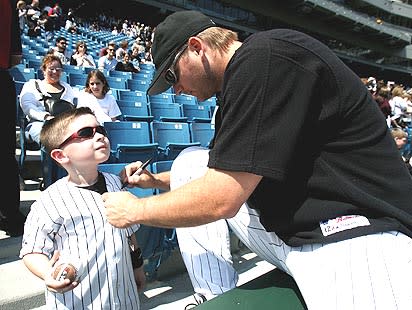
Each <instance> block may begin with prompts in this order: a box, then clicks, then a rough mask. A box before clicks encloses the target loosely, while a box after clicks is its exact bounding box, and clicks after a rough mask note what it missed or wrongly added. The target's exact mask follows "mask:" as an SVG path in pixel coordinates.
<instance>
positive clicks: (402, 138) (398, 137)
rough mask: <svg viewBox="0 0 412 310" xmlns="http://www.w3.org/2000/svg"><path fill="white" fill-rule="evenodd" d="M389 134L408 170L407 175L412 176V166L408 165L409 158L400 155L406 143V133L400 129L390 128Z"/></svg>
mask: <svg viewBox="0 0 412 310" xmlns="http://www.w3.org/2000/svg"><path fill="white" fill-rule="evenodd" d="M391 134H392V137H393V139H394V140H395V144H396V147H397V148H398V150H399V152H400V155H401V157H402V160H403V162H404V163H405V164H406V167H407V168H408V170H409V173H410V174H412V166H411V163H410V160H411V158H406V157H405V156H403V154H402V150H403V148H404V147H405V146H406V144H407V143H408V133H407V132H406V131H404V130H403V129H401V128H392V129H391Z"/></svg>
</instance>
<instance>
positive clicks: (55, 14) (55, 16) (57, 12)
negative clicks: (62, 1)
mask: <svg viewBox="0 0 412 310" xmlns="http://www.w3.org/2000/svg"><path fill="white" fill-rule="evenodd" d="M49 17H50V18H51V20H52V22H53V27H54V30H59V29H60V27H61V26H62V24H63V10H62V8H61V7H60V5H59V3H57V2H56V3H55V4H54V6H53V7H52V8H51V10H50V11H49Z"/></svg>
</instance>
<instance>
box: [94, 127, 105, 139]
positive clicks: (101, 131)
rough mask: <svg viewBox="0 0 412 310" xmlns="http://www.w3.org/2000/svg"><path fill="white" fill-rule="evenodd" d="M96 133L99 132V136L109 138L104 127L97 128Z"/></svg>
mask: <svg viewBox="0 0 412 310" xmlns="http://www.w3.org/2000/svg"><path fill="white" fill-rule="evenodd" d="M96 132H98V133H99V134H101V135H103V136H106V137H107V132H106V129H104V127H103V126H97V127H96Z"/></svg>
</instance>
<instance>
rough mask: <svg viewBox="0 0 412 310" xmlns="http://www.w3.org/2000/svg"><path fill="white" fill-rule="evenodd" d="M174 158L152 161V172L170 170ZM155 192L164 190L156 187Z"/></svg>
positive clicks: (158, 192)
mask: <svg viewBox="0 0 412 310" xmlns="http://www.w3.org/2000/svg"><path fill="white" fill-rule="evenodd" d="M172 164H173V160H162V161H155V162H154V163H152V172H153V173H161V172H164V171H170V169H171V168H172ZM154 192H155V194H160V193H163V192H164V190H161V189H158V188H156V189H155V190H154Z"/></svg>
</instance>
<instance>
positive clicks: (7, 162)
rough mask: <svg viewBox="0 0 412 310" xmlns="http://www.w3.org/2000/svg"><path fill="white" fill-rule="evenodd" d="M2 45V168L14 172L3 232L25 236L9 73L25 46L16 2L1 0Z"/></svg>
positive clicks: (0, 223)
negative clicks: (20, 209) (22, 40)
mask: <svg viewBox="0 0 412 310" xmlns="http://www.w3.org/2000/svg"><path fill="white" fill-rule="evenodd" d="M0 42H1V43H2V46H1V50H0V85H1V87H0V98H1V100H2V111H3V113H4V115H3V121H2V122H1V133H2V135H3V137H2V157H3V160H4V161H3V165H4V166H3V167H7V168H11V169H13V171H12V173H10V174H7V181H6V182H4V183H3V185H2V192H3V193H4V195H5V196H7V200H8V201H7V202H5V201H3V202H2V203H0V211H1V213H0V229H1V230H3V231H6V233H7V234H8V235H9V236H11V237H17V236H21V235H22V234H23V226H24V221H25V217H24V216H23V214H22V213H20V211H19V208H20V182H19V175H20V174H19V167H18V164H17V161H16V157H15V155H16V126H15V125H16V88H15V85H14V82H13V78H12V77H11V75H10V73H9V71H8V70H9V69H10V68H11V67H13V66H15V65H17V64H19V63H20V62H21V59H22V47H21V39H20V32H19V24H18V14H17V10H16V2H15V1H12V0H0ZM10 198H11V199H10Z"/></svg>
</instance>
